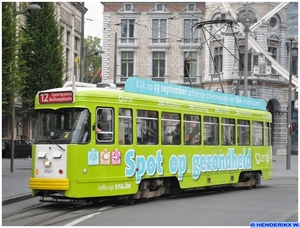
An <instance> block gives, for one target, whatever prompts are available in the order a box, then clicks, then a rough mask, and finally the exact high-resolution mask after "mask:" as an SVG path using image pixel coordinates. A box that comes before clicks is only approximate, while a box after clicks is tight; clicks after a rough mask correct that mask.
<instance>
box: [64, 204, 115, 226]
mask: <svg viewBox="0 0 300 228" xmlns="http://www.w3.org/2000/svg"><path fill="white" fill-rule="evenodd" d="M112 207H113V205H107V206H106V207H102V208H100V209H99V212H96V213H93V214H89V215H86V216H83V217H81V218H79V219H76V220H75V221H73V222H70V223H68V224H66V225H64V226H74V225H76V224H77V223H80V222H82V221H84V220H87V219H89V218H91V217H93V216H94V215H98V214H100V213H101V211H105V210H108V209H111V208H112Z"/></svg>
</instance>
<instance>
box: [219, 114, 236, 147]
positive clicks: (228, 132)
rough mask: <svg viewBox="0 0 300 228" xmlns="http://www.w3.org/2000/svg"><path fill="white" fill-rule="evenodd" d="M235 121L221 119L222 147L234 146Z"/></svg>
mask: <svg viewBox="0 0 300 228" xmlns="http://www.w3.org/2000/svg"><path fill="white" fill-rule="evenodd" d="M234 127H235V120H234V119H228V118H222V127H221V129H222V132H221V133H222V145H235V130H234Z"/></svg>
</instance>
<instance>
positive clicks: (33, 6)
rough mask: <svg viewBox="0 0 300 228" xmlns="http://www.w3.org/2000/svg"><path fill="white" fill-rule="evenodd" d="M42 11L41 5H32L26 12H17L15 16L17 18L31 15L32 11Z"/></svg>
mask: <svg viewBox="0 0 300 228" xmlns="http://www.w3.org/2000/svg"><path fill="white" fill-rule="evenodd" d="M40 9H41V7H40V6H39V5H37V4H31V5H28V6H27V10H26V11H18V12H15V13H14V15H15V16H17V15H20V14H26V13H31V12H32V11H37V10H40Z"/></svg>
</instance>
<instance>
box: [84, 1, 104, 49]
mask: <svg viewBox="0 0 300 228" xmlns="http://www.w3.org/2000/svg"><path fill="white" fill-rule="evenodd" d="M84 6H85V8H87V9H88V11H87V12H86V14H85V15H84V17H85V19H84V22H85V23H84V37H87V36H97V37H99V38H100V39H101V43H102V37H103V16H102V15H103V14H102V12H103V5H102V4H101V3H100V1H85V2H84Z"/></svg>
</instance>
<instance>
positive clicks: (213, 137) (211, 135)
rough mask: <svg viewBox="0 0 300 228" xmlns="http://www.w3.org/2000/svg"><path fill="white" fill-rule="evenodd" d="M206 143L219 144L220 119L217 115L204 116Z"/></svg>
mask: <svg viewBox="0 0 300 228" xmlns="http://www.w3.org/2000/svg"><path fill="white" fill-rule="evenodd" d="M204 144H205V145H219V119H218V118H217V117H210V116H205V117H204Z"/></svg>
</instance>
